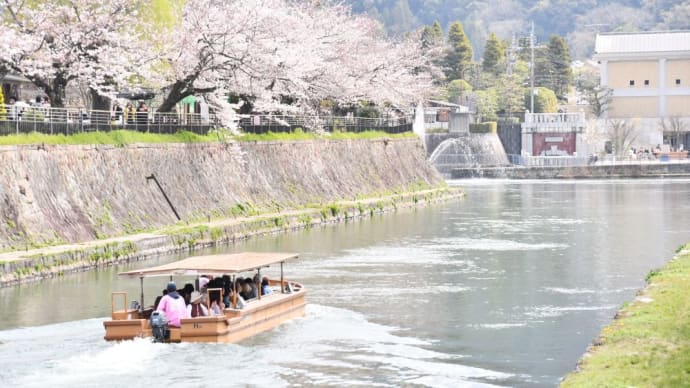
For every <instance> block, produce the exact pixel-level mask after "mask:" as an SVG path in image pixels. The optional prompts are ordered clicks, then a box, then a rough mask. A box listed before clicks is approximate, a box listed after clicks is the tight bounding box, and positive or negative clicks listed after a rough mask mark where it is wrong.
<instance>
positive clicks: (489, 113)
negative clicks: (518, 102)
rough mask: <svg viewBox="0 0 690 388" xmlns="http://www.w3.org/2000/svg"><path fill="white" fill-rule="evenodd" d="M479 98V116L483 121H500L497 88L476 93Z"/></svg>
mask: <svg viewBox="0 0 690 388" xmlns="http://www.w3.org/2000/svg"><path fill="white" fill-rule="evenodd" d="M475 96H476V98H477V115H478V116H479V119H480V120H483V121H496V120H498V115H497V114H496V112H497V111H498V94H497V93H496V89H495V88H489V89H486V90H478V91H476V92H475Z"/></svg>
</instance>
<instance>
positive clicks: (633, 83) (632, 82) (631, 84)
mask: <svg viewBox="0 0 690 388" xmlns="http://www.w3.org/2000/svg"><path fill="white" fill-rule="evenodd" d="M630 87H631V88H633V87H635V80H632V79H631V80H630Z"/></svg>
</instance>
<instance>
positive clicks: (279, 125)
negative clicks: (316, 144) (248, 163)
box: [239, 115, 412, 133]
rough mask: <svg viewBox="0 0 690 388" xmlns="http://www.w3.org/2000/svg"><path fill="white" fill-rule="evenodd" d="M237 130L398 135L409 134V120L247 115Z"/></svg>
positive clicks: (410, 124) (396, 118)
mask: <svg viewBox="0 0 690 388" xmlns="http://www.w3.org/2000/svg"><path fill="white" fill-rule="evenodd" d="M239 126H240V128H241V129H242V130H243V131H244V132H249V133H266V132H294V131H295V130H297V129H301V130H303V131H325V132H334V131H342V132H363V131H370V130H371V131H382V132H386V133H401V132H410V131H412V119H411V118H410V117H401V118H399V117H386V118H367V117H349V116H348V117H336V116H287V115H285V116H283V115H251V116H246V117H242V118H241V119H240V122H239Z"/></svg>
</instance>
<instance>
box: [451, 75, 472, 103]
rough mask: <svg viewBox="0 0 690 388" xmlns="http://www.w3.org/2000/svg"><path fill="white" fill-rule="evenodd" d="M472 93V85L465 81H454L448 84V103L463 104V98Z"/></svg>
mask: <svg viewBox="0 0 690 388" xmlns="http://www.w3.org/2000/svg"><path fill="white" fill-rule="evenodd" d="M471 91H472V85H470V84H469V83H468V82H467V81H465V80H464V79H454V80H452V81H450V83H448V86H447V87H446V92H447V94H448V97H447V99H448V101H449V102H452V103H455V104H462V97H463V96H465V95H467V94H468V93H470V92H471Z"/></svg>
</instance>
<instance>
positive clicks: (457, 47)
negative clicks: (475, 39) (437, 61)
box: [445, 22, 473, 79]
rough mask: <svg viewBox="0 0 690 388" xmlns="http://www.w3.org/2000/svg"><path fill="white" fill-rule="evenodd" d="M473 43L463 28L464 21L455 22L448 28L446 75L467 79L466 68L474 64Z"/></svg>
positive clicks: (452, 77)
mask: <svg viewBox="0 0 690 388" xmlns="http://www.w3.org/2000/svg"><path fill="white" fill-rule="evenodd" d="M472 57H473V53H472V45H471V44H470V40H469V39H468V38H467V35H466V34H465V30H463V28H462V23H460V22H453V24H451V25H450V28H449V29H448V52H447V54H446V63H445V67H446V76H447V77H448V78H449V79H467V78H468V77H469V74H465V70H467V69H469V68H470V66H471V64H472Z"/></svg>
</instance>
